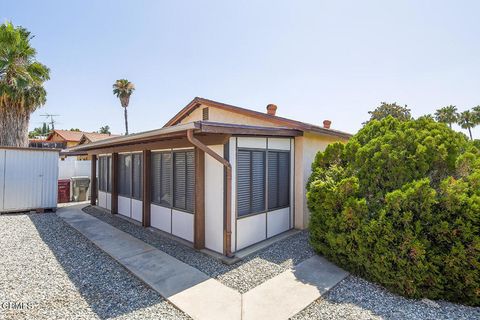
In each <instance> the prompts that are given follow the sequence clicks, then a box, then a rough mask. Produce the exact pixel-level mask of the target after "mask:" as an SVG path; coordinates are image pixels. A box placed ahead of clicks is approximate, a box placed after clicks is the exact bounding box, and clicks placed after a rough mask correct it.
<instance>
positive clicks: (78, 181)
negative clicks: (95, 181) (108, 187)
mask: <svg viewBox="0 0 480 320" xmlns="http://www.w3.org/2000/svg"><path fill="white" fill-rule="evenodd" d="M70 180H71V189H72V201H74V202H79V201H87V200H88V187H89V186H90V178H89V177H72V178H71V179H70Z"/></svg>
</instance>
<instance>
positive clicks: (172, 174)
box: [150, 149, 196, 214]
mask: <svg viewBox="0 0 480 320" xmlns="http://www.w3.org/2000/svg"><path fill="white" fill-rule="evenodd" d="M178 153H184V154H185V208H179V207H177V206H175V204H174V203H175V183H176V182H175V154H178ZM187 153H192V154H193V163H194V166H193V170H194V171H193V179H194V180H193V183H194V184H195V170H196V168H195V150H194V149H180V150H169V151H152V155H153V154H162V159H163V154H170V159H171V165H170V193H171V194H170V197H171V198H170V205H166V204H165V203H161V202H157V201H155V200H154V199H155V197H153V196H152V197H151V199H150V203H153V204H154V205H157V206H160V207H163V208H168V209H171V210H177V211H181V212H185V213H189V214H195V205H196V203H195V192H196V189H195V187H194V193H193V197H192V210H187V209H186V207H187V189H188V188H187V183H188V181H187V176H188V175H187ZM162 159H161V160H160V167H161V163H162ZM160 170H161V169H160ZM150 171H151V172H150V175H151V177H152V178H151V181H150V183H151V186H150V189H151V190H152V192H153V189H154V188H153V183H155V180H154V179H153V175H154V172H153V170H150ZM162 179H163V173H160V184H161V180H162ZM160 188H161V187H160ZM160 192H161V191H160Z"/></svg>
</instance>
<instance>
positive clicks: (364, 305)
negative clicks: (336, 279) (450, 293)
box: [292, 276, 480, 320]
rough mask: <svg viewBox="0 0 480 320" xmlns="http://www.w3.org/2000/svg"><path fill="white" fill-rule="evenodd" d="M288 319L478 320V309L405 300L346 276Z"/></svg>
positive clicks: (439, 302)
mask: <svg viewBox="0 0 480 320" xmlns="http://www.w3.org/2000/svg"><path fill="white" fill-rule="evenodd" d="M292 319H293V320H300V319H312V320H313V319H325V320H330V319H351V320H359V319H411V320H417V319H432V320H443V319H445V320H446V319H465V320H467V319H469V320H473V319H480V308H472V307H466V306H461V305H458V304H454V303H450V302H444V301H430V300H429V301H427V302H423V301H421V300H411V299H405V298H402V297H400V296H397V295H395V294H392V293H390V292H388V291H386V290H385V289H383V288H382V287H380V286H378V285H375V284H372V283H370V282H368V281H366V280H363V279H361V278H358V277H354V276H349V277H348V278H346V279H345V280H343V281H342V282H340V283H339V284H338V285H337V286H336V287H335V288H333V289H332V290H331V291H330V292H328V293H327V294H326V295H325V296H324V297H322V298H320V299H318V300H317V301H315V302H313V303H312V304H310V306H308V307H307V308H305V309H304V310H303V311H302V312H300V313H298V314H297V315H295V316H294V317H293V318H292Z"/></svg>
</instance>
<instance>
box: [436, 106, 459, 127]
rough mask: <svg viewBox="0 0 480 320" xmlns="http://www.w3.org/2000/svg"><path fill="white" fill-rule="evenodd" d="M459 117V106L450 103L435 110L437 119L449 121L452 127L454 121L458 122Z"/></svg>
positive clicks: (444, 121)
mask: <svg viewBox="0 0 480 320" xmlns="http://www.w3.org/2000/svg"><path fill="white" fill-rule="evenodd" d="M457 119H458V112H457V107H456V106H452V105H449V106H447V107H443V108H440V109H438V110H437V111H436V112H435V120H437V121H438V122H442V123H447V124H448V126H449V127H450V128H452V123H456V122H457Z"/></svg>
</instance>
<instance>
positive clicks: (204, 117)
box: [202, 107, 208, 120]
mask: <svg viewBox="0 0 480 320" xmlns="http://www.w3.org/2000/svg"><path fill="white" fill-rule="evenodd" d="M202 120H208V107H207V108H203V109H202Z"/></svg>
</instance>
